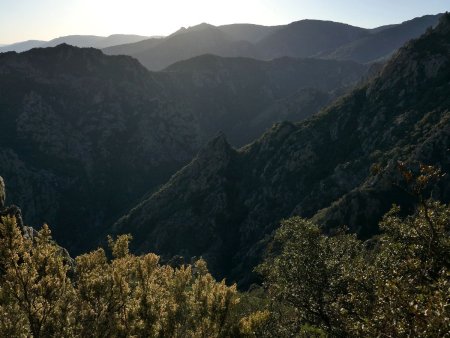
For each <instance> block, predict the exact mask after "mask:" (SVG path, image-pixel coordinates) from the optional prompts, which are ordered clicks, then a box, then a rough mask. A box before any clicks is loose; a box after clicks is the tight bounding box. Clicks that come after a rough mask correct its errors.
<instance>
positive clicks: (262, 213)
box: [114, 15, 450, 286]
mask: <svg viewBox="0 0 450 338" xmlns="http://www.w3.org/2000/svg"><path fill="white" fill-rule="evenodd" d="M449 27H450V23H449V16H448V15H446V16H444V17H443V18H442V19H441V23H440V25H439V26H438V27H437V28H436V29H434V30H432V31H429V32H427V33H426V34H425V35H424V36H422V37H421V38H420V39H418V40H415V41H412V42H411V43H408V44H407V45H406V46H404V47H403V48H402V49H401V50H400V51H399V52H398V53H397V54H396V55H395V56H394V57H393V58H392V60H391V61H390V62H389V63H388V64H387V65H386V66H385V67H384V69H383V70H382V72H381V74H380V75H379V76H378V77H376V78H375V79H373V80H371V81H370V82H369V83H368V84H366V85H364V86H361V87H359V88H357V89H355V90H354V91H353V92H352V93H351V94H349V95H347V96H346V97H344V98H342V99H340V100H338V101H337V102H335V103H334V104H332V105H331V106H330V107H328V108H327V109H325V110H323V111H322V112H321V113H319V114H317V115H315V116H313V117H312V118H310V119H307V120H306V121H304V122H300V123H287V122H286V123H281V124H277V125H275V126H274V127H273V128H272V129H271V130H269V131H268V132H266V133H265V134H264V135H263V136H262V137H261V138H259V139H258V140H257V141H255V142H254V143H252V144H250V145H248V146H246V147H244V148H241V149H239V150H234V149H232V148H230V146H229V145H228V144H227V143H226V141H225V140H224V138H223V136H219V137H218V138H217V139H215V140H213V141H212V142H211V143H210V144H209V145H208V146H207V147H206V148H205V149H204V150H203V151H202V152H200V153H199V155H198V156H197V158H195V159H194V160H193V161H192V162H191V163H190V164H189V165H188V166H186V167H185V168H184V169H182V170H181V171H179V172H178V173H177V174H176V175H174V176H173V177H172V178H171V180H170V181H169V182H168V183H167V184H166V185H165V186H163V188H161V190H159V191H158V192H156V193H154V194H153V195H151V196H150V197H149V198H148V199H146V200H145V201H143V202H142V203H141V204H140V205H138V206H137V207H135V208H134V209H132V210H131V211H130V212H129V213H128V214H127V215H126V216H124V217H123V218H122V219H121V220H119V221H118V222H117V223H116V225H115V227H114V230H115V231H117V232H131V233H132V234H133V235H134V237H135V239H136V241H135V243H136V245H137V247H136V249H137V250H142V251H146V250H154V251H156V252H159V253H161V254H163V255H166V256H171V255H175V254H181V255H186V256H199V255H203V256H204V257H205V258H206V259H207V260H208V262H209V264H210V266H211V269H212V271H214V272H215V273H216V274H217V275H218V276H226V277H228V278H229V279H231V280H238V281H239V282H240V283H241V285H243V286H245V285H248V283H249V282H251V280H252V278H253V277H252V276H251V274H249V273H248V272H249V271H251V269H252V267H253V266H254V265H255V264H256V263H257V262H258V260H259V259H260V257H261V254H262V251H263V250H264V247H265V243H266V241H267V238H268V236H270V234H271V232H272V230H273V229H274V228H276V227H277V225H278V223H279V221H280V220H281V219H283V218H286V217H289V216H292V215H300V216H303V217H314V218H315V219H316V220H318V221H319V222H320V223H321V224H322V225H324V227H326V228H328V229H329V228H332V227H334V226H337V225H341V224H348V225H349V227H350V228H351V229H352V230H353V231H357V232H358V233H359V234H360V235H362V236H370V235H371V234H374V233H375V232H376V231H377V229H376V227H375V225H376V223H377V221H378V220H379V217H380V216H381V215H383V214H384V213H385V212H386V211H387V210H388V208H389V207H390V206H391V204H392V203H393V202H400V203H402V204H404V205H405V207H408V206H410V205H411V204H410V203H411V201H410V200H408V198H407V196H405V194H404V193H403V192H402V190H401V189H398V188H396V186H395V185H394V184H393V183H395V182H396V180H397V179H398V177H397V176H396V169H395V164H396V162H397V161H398V160H402V161H405V162H407V163H411V164H412V163H416V162H418V161H420V162H423V163H427V164H431V165H435V166H438V167H440V168H441V169H442V170H443V171H444V172H449V170H450V153H449V149H450V82H449V79H450V33H449ZM374 165H376V166H377V167H378V168H380V170H378V171H374V170H371V167H372V168H373V166H374ZM448 180H449V179H448V175H446V177H445V178H444V180H443V181H441V183H440V185H437V186H436V187H435V191H434V197H436V198H441V199H443V200H445V201H448V200H449V199H450V190H449V187H450V185H449V184H448V183H449V181H448Z"/></svg>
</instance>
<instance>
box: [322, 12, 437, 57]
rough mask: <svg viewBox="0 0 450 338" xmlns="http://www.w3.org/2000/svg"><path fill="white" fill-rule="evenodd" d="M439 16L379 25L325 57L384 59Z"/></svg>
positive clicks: (422, 31) (431, 25)
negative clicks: (385, 25) (369, 32)
mask: <svg viewBox="0 0 450 338" xmlns="http://www.w3.org/2000/svg"><path fill="white" fill-rule="evenodd" d="M441 16H442V14H437V15H426V16H423V17H420V18H415V19H413V20H409V21H405V22H403V23H402V24H399V25H392V26H387V27H380V28H378V29H375V30H372V31H371V32H372V33H374V34H371V35H369V36H366V37H363V38H362V39H358V40H356V41H352V42H350V43H348V44H345V45H343V46H340V47H339V48H337V49H336V50H334V51H332V52H331V53H328V54H326V55H327V58H330V59H337V60H354V61H358V62H372V61H375V60H378V59H382V58H385V59H386V58H388V57H389V56H391V55H392V53H394V52H395V51H396V50H397V49H398V48H400V47H401V46H402V45H403V44H405V43H406V42H407V41H408V40H411V39H414V38H417V37H418V36H420V35H421V34H423V33H424V32H425V30H426V29H427V28H429V27H434V26H436V25H437V23H438V21H439V18H440V17H441Z"/></svg>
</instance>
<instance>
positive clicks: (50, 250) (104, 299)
mask: <svg viewBox="0 0 450 338" xmlns="http://www.w3.org/2000/svg"><path fill="white" fill-rule="evenodd" d="M130 240H131V237H130V236H128V235H123V236H119V237H118V238H117V239H116V240H113V239H112V238H110V239H109V246H110V249H111V252H112V257H113V258H112V259H111V260H110V259H108V256H107V254H106V252H105V251H104V250H103V249H98V250H96V251H93V252H90V253H87V254H84V255H81V256H79V257H77V258H76V260H75V264H71V262H70V260H69V259H68V258H67V257H66V255H65V254H64V250H62V249H61V248H60V247H59V246H58V245H57V244H56V243H55V242H54V241H53V240H52V238H51V233H50V230H49V228H48V227H47V226H46V225H45V226H44V227H43V228H42V230H41V231H40V232H39V233H38V234H37V235H36V236H34V237H31V236H29V234H27V233H26V232H24V231H21V229H20V228H19V227H18V226H17V223H16V220H15V218H14V217H3V218H2V219H1V222H0V267H1V274H0V314H1V315H2V321H1V323H0V330H1V331H0V334H1V336H8V337H28V336H32V337H225V336H227V335H229V332H230V330H231V328H232V326H233V325H234V324H233V323H232V322H231V313H232V311H233V309H234V307H235V306H236V304H237V303H238V301H239V299H238V298H237V291H236V287H235V286H231V287H228V286H227V285H225V282H224V281H222V282H220V283H218V282H216V281H215V280H214V278H213V277H212V276H211V275H210V274H209V273H208V270H207V267H206V263H205V262H204V261H202V260H199V261H198V262H196V264H195V265H193V266H182V267H180V268H172V267H170V266H164V265H160V264H159V257H158V256H156V255H154V254H147V255H144V256H135V255H132V254H130V252H129V249H128V244H129V241H130ZM69 276H70V277H71V278H69Z"/></svg>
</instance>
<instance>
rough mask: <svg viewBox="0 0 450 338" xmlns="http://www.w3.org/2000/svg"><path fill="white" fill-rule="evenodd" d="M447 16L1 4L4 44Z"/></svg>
mask: <svg viewBox="0 0 450 338" xmlns="http://www.w3.org/2000/svg"><path fill="white" fill-rule="evenodd" d="M445 11H450V0H226V1H223V0H221V1H219V0H217V1H216V0H0V44H6V43H13V42H18V41H24V40H31V39H34V40H50V39H53V38H56V37H59V36H64V35H72V34H89V35H102V36H107V35H111V34H117V33H123V34H139V35H168V34H170V33H172V32H174V31H176V30H177V29H179V28H180V27H182V26H184V27H188V26H193V25H196V24H199V23H202V22H207V23H210V24H213V25H223V24H229V23H244V22H245V23H255V24H264V25H277V24H287V23H290V22H292V21H297V20H301V19H321V20H332V21H338V22H344V23H348V24H352V25H355V26H360V27H368V28H372V27H376V26H381V25H385V24H390V23H399V22H402V21H405V20H409V19H412V18H414V17H417V16H422V15H425V14H436V13H440V12H445Z"/></svg>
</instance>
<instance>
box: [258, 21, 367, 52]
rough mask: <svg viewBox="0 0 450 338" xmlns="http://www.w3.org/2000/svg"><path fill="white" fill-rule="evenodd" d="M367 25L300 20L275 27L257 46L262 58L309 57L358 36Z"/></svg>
mask: <svg viewBox="0 0 450 338" xmlns="http://www.w3.org/2000/svg"><path fill="white" fill-rule="evenodd" d="M368 34H369V33H368V32H367V30H366V29H363V28H359V27H353V26H350V25H346V24H342V23H337V22H331V21H320V20H301V21H297V22H293V23H291V24H289V25H287V26H285V27H283V28H280V29H278V30H277V31H275V32H274V33H272V34H270V35H269V36H267V37H266V38H264V39H262V40H261V41H259V42H258V43H257V44H256V46H257V48H258V50H259V51H260V53H261V56H262V57H263V58H264V59H273V58H277V57H281V56H292V57H312V56H314V55H316V54H319V53H321V52H325V51H329V50H334V49H336V48H337V47H339V46H342V45H343V44H346V43H348V42H351V41H354V40H357V39H360V38H362V37H364V36H367V35H368Z"/></svg>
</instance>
